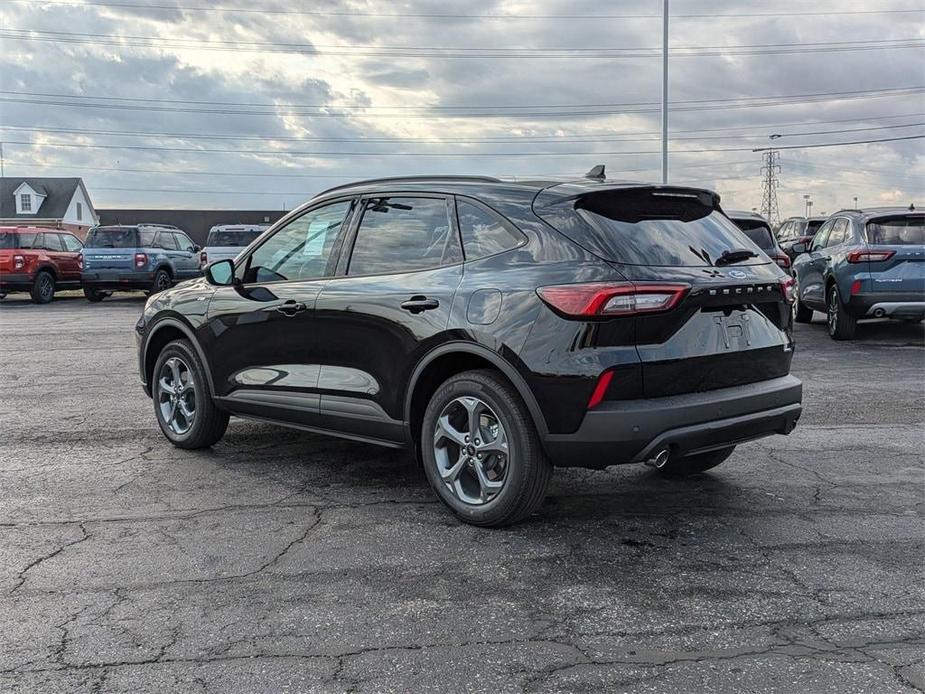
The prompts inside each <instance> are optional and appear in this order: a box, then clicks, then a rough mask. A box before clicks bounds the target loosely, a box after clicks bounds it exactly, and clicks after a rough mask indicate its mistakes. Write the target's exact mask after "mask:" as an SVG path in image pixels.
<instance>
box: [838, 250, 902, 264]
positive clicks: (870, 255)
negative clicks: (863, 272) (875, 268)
mask: <svg viewBox="0 0 925 694" xmlns="http://www.w3.org/2000/svg"><path fill="white" fill-rule="evenodd" d="M894 255H896V251H850V252H849V253H848V255H847V256H845V259H846V260H847V261H848V262H849V263H868V262H869V263H881V262H883V261H884V260H889V259H890V258H892V257H893V256H894Z"/></svg>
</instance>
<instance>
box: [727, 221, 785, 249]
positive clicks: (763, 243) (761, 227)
mask: <svg viewBox="0 0 925 694" xmlns="http://www.w3.org/2000/svg"><path fill="white" fill-rule="evenodd" d="M735 224H736V226H737V227H739V229H741V230H742V231H743V232H744V233H745V235H746V236H747V237H748V238H750V239H751V240H752V241H753V242H754V243H755V245H757V246H758V248H760V249H761V250H763V251H769V250H771V249H772V248H774V247H775V246H776V245H777V242H776V241H775V240H774V235H773V234H772V233H771V228H770V227H769V226H768V225H767V224H765V223H764V222H763V221H761V220H760V219H736V220H735Z"/></svg>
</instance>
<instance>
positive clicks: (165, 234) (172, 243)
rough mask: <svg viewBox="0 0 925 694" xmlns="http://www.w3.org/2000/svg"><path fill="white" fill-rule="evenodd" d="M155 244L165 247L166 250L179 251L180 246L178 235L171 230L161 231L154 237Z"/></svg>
mask: <svg viewBox="0 0 925 694" xmlns="http://www.w3.org/2000/svg"><path fill="white" fill-rule="evenodd" d="M154 245H155V246H157V247H158V248H163V249H164V250H165V251H178V250H180V246H178V245H177V237H176V236H174V235H173V234H172V233H171V232H169V231H159V232H158V233H157V236H156V237H155V239H154Z"/></svg>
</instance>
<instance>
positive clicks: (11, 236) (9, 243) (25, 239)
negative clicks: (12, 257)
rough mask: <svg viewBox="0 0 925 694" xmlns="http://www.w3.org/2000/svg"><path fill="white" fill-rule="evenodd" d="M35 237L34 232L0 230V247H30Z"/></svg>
mask: <svg viewBox="0 0 925 694" xmlns="http://www.w3.org/2000/svg"><path fill="white" fill-rule="evenodd" d="M39 236H40V234H39ZM35 237H36V234H35V233H34V232H28V231H0V248H32V247H33V245H34V244H35Z"/></svg>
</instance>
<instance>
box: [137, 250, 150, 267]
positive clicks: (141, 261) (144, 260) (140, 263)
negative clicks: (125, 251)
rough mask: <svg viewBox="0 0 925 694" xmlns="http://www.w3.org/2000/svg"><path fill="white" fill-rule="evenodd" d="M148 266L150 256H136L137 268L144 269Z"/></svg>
mask: <svg viewBox="0 0 925 694" xmlns="http://www.w3.org/2000/svg"><path fill="white" fill-rule="evenodd" d="M147 264H148V255H147V254H146V253H136V254H135V267H144V266H145V265H147Z"/></svg>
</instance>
